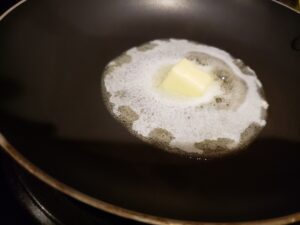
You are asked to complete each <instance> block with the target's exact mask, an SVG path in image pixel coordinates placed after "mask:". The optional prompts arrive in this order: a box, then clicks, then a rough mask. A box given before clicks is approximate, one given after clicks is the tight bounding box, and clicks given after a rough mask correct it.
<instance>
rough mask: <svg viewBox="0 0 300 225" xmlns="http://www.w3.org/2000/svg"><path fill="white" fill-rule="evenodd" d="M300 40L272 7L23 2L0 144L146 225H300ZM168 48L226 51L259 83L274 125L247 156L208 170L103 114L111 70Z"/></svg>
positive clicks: (13, 16)
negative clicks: (136, 52) (144, 48)
mask: <svg viewBox="0 0 300 225" xmlns="http://www.w3.org/2000/svg"><path fill="white" fill-rule="evenodd" d="M8 14H9V15H8ZM299 35H300V16H299V15H298V14H296V13H295V12H292V11H291V10H289V9H287V8H284V7H282V6H280V5H277V4H275V3H273V2H271V1H267V0H266V1H261V0H252V1H235V0H226V1H223V0H222V1H221V0H217V1H210V0H201V1H196V0H161V1H159V0H126V1H125V0H107V1H105V0H103V1H99V0H86V1H80V0H72V1H71V0H65V1H60V0H51V1H50V0H28V1H26V2H25V1H23V2H20V3H19V4H18V5H15V7H13V8H12V9H11V12H7V13H6V14H5V15H3V16H1V23H0V102H1V104H0V130H1V133H2V134H3V137H2V136H1V138H0V144H1V146H2V149H3V150H4V151H6V152H7V153H8V154H9V155H11V156H12V157H13V158H14V159H15V160H16V161H17V162H18V163H20V164H21V165H22V166H23V167H24V168H25V169H26V170H28V171H29V172H31V173H32V174H33V175H35V176H37V177H38V178H40V179H41V180H43V181H44V182H46V183H47V184H49V185H51V186H52V187H54V188H56V189H58V190H60V191H62V192H63V193H65V194H67V195H69V196H71V197H73V198H75V199H77V200H79V201H82V202H84V203H86V204H89V205H91V206H94V207H96V208H98V209H100V210H105V211H108V212H111V213H113V214H116V215H119V216H122V217H126V218H131V219H134V220H137V221H141V222H147V223H152V224H182V223H185V224H189V223H190V224H215V223H221V222H222V223H226V224H227V223H238V222H241V223H239V224H286V223H292V222H295V221H298V220H300V191H299V190H300V175H299V171H300V142H299V141H300V118H299V115H300V104H299V99H300V91H299V83H300V52H299V51H298V50H297V48H298V47H297V46H296V45H297V44H296V43H298V40H297V37H299ZM170 37H173V38H185V39H191V40H195V41H198V42H202V43H205V44H208V45H213V46H217V47H219V48H222V49H224V50H227V51H229V52H230V53H231V54H233V55H234V56H236V57H238V58H242V59H243V60H244V61H245V62H246V63H247V64H249V65H250V66H251V67H252V68H253V69H254V70H255V71H256V72H257V74H258V75H259V78H260V80H261V81H262V83H263V84H264V87H265V91H266V96H267V99H268V101H269V103H270V112H269V114H270V115H269V118H268V123H267V126H266V128H265V129H264V131H263V132H262V134H261V135H260V136H259V138H258V139H257V140H256V141H255V142H254V143H253V144H252V145H251V146H250V147H249V149H248V150H247V151H244V152H242V153H240V154H238V155H235V156H232V157H226V158H224V159H217V160H213V161H208V162H207V161H201V160H200V161H199V160H193V159H188V158H184V157H180V156H176V155H172V154H169V153H166V152H163V151H161V150H158V149H155V148H154V147H151V146H148V145H145V144H144V143H142V142H141V141H139V140H137V139H136V138H134V137H132V136H131V135H130V134H128V133H127V131H126V130H125V129H124V128H123V127H122V126H120V125H119V124H118V123H117V122H116V121H114V120H113V119H112V118H111V116H110V115H109V113H108V112H107V111H106V109H105V107H104V104H103V101H102V98H101V90H100V80H101V72H102V70H103V68H104V66H105V64H106V63H107V62H109V61H110V60H111V59H112V58H114V57H116V56H117V55H118V54H120V53H121V52H122V51H124V50H126V49H128V48H130V47H132V46H136V45H139V44H141V43H143V42H146V41H149V40H152V39H157V38H170ZM292 43H294V44H293V45H294V47H292ZM4 137H5V138H4ZM9 143H10V144H9Z"/></svg>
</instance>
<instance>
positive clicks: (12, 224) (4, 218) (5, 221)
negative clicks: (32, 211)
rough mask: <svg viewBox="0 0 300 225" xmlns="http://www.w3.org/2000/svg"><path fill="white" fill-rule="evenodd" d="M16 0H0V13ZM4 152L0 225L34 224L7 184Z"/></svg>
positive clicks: (0, 169) (0, 163) (0, 162)
mask: <svg viewBox="0 0 300 225" xmlns="http://www.w3.org/2000/svg"><path fill="white" fill-rule="evenodd" d="M17 2H18V1H16V0H1V1H0V14H2V13H3V12H4V11H5V10H7V9H8V8H9V7H10V6H12V5H13V4H15V3H17ZM5 157H6V156H5V155H4V153H2V152H1V150H0V224H1V225H19V224H26V225H27V224H28V225H31V224H32V225H34V224H36V223H35V222H34V220H33V219H32V218H31V217H30V216H29V214H27V212H26V210H25V208H23V206H21V204H20V203H19V202H18V201H17V199H16V196H15V193H13V191H12V189H11V187H10V186H9V184H8V179H9V178H8V177H5V174H4V168H3V167H4V165H3V161H4V159H5Z"/></svg>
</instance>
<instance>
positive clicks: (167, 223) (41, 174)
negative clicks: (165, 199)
mask: <svg viewBox="0 0 300 225" xmlns="http://www.w3.org/2000/svg"><path fill="white" fill-rule="evenodd" d="M25 2H27V0H21V1H19V2H17V3H15V4H14V5H12V6H11V7H10V8H9V9H7V10H6V11H4V13H2V14H0V22H1V21H2V20H4V18H6V17H7V16H8V15H9V14H10V13H11V12H13V11H14V10H15V9H17V8H18V7H19V6H21V5H23V4H24V3H25ZM0 149H3V150H4V152H5V153H7V154H8V155H9V156H10V157H11V158H12V159H14V161H15V162H17V163H18V164H19V165H20V166H21V167H22V168H23V169H25V170H26V171H27V172H29V173H30V174H31V175H33V176H34V177H36V178H38V179H39V180H41V181H42V182H44V183H45V184H47V185H49V186H50V187H52V188H54V189H56V190H57V191H59V192H61V193H63V194H65V195H67V196H69V197H71V198H73V199H75V200H77V201H79V202H82V203H84V204H87V205H89V206H92V207H94V208H96V209H99V210H102V211H105V212H107V213H110V214H113V215H116V216H119V217H123V218H126V219H131V220H135V221H138V222H143V223H148V224H153V225H180V224H185V225H283V224H291V223H295V222H299V221H300V212H296V213H292V214H288V215H286V216H281V217H274V218H269V219H262V220H251V221H240V222H205V221H187V220H176V219H171V218H166V217H159V216H154V215H150V214H146V213H141V212H138V211H134V210H129V209H126V208H123V207H120V206H117V205H114V204H110V203H108V202H105V201H102V200H100V199H97V198H95V197H92V196H90V195H87V194H84V193H83V192H80V191H79V190H77V189H75V188H73V187H71V186H68V185H66V184H64V183H63V182H61V181H59V180H58V179H56V178H54V177H52V176H50V175H49V174H47V173H46V172H45V171H43V170H41V169H40V168H39V167H38V166H36V165H34V164H33V163H32V162H30V161H29V160H28V159H27V158H26V157H25V156H24V155H23V154H22V153H21V152H20V151H18V150H17V149H16V148H15V147H14V146H13V145H12V144H11V143H9V142H8V141H7V139H6V138H5V137H4V135H3V134H2V133H1V131H0Z"/></svg>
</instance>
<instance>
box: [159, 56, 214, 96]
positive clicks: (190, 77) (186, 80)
mask: <svg viewBox="0 0 300 225" xmlns="http://www.w3.org/2000/svg"><path fill="white" fill-rule="evenodd" d="M212 82H213V78H212V77H211V75H210V74H208V73H206V72H204V71H201V70H200V69H199V68H198V66H197V65H196V64H195V63H194V62H192V61H190V60H188V59H182V60H181V61H180V62H179V63H177V64H176V65H175V66H173V67H172V69H171V70H170V71H169V72H168V74H167V76H166V77H165V79H164V80H163V81H162V83H161V84H160V88H161V89H163V90H164V91H166V92H168V93H170V94H178V95H183V96H187V97H200V96H202V95H203V94H204V93H205V91H206V90H207V88H208V87H209V86H210V84H211V83H212Z"/></svg>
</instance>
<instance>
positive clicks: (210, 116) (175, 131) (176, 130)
mask: <svg viewBox="0 0 300 225" xmlns="http://www.w3.org/2000/svg"><path fill="white" fill-rule="evenodd" d="M151 43H154V44H155V45H153V46H155V47H154V48H152V49H148V50H147V51H140V50H139V49H138V48H132V49H129V50H128V51H127V52H126V55H129V56H130V57H131V61H130V62H127V63H123V64H121V65H120V63H117V62H115V61H112V62H110V63H109V64H108V66H109V67H114V68H113V70H111V72H109V73H105V75H104V78H103V79H104V82H103V84H104V88H105V91H106V92H105V93H106V94H107V95H109V97H108V101H109V103H112V104H108V105H110V106H109V107H111V108H110V111H111V112H112V113H113V114H114V115H115V116H116V117H117V118H118V117H120V116H121V115H120V112H119V110H118V109H119V107H120V106H129V107H130V108H131V109H132V110H133V111H134V112H135V113H137V114H138V115H139V117H138V119H137V120H135V121H134V122H133V123H132V126H131V127H130V129H132V130H131V131H133V133H135V134H136V135H137V136H140V137H143V138H144V139H148V138H149V134H150V132H151V131H153V130H154V129H156V128H161V129H164V130H167V131H168V132H170V133H171V134H172V136H173V138H172V140H171V141H170V143H168V145H169V147H171V148H174V149H180V150H183V151H185V152H187V153H199V154H201V153H203V150H205V149H199V148H197V147H195V143H201V142H203V141H207V140H210V141H216V140H218V139H220V138H222V139H230V140H232V143H231V144H228V145H227V146H226V149H227V150H230V149H231V150H232V149H235V148H236V147H237V146H240V144H241V143H240V142H241V141H245V142H247V140H242V139H241V135H242V133H243V132H244V131H245V130H246V129H247V128H248V127H249V126H250V125H251V124H257V125H259V126H261V127H262V126H264V125H265V124H266V121H265V118H261V110H262V108H264V109H266V108H267V107H268V104H267V102H266V101H265V99H263V97H262V96H261V95H260V94H259V91H260V90H259V89H260V88H261V87H262V86H261V82H260V81H259V80H258V78H257V76H256V75H255V73H254V71H253V70H252V69H250V68H249V69H250V70H251V71H252V72H253V73H254V75H252V76H249V75H246V74H244V73H242V71H241V70H240V69H239V67H238V66H237V65H236V64H235V63H234V62H233V60H234V59H233V58H232V57H231V56H230V55H229V54H228V53H227V52H225V51H223V50H220V49H218V48H215V47H210V46H206V45H201V44H197V43H195V42H190V41H187V40H178V39H170V41H166V40H154V41H152V42H151ZM191 52H200V53H206V54H208V55H210V56H212V57H215V58H217V59H220V60H221V61H223V62H224V63H225V64H226V66H227V67H228V68H229V69H230V70H231V71H233V73H234V76H235V77H236V78H237V79H238V78H239V79H240V80H242V81H243V82H244V83H245V84H246V94H245V98H244V99H243V102H239V104H238V107H237V108H234V109H233V108H228V109H226V108H221V109H219V108H216V107H213V106H212V105H210V104H208V103H212V102H213V101H214V100H215V97H216V96H221V97H222V94H224V93H223V92H224V91H222V89H221V88H220V85H219V84H217V82H216V84H215V85H213V86H211V87H210V88H209V90H208V91H207V92H206V94H205V95H204V96H203V97H200V98H184V97H178V98H175V97H170V96H168V95H166V94H164V93H162V92H161V91H159V90H158V89H157V88H156V86H155V77H156V75H157V73H158V71H159V70H161V68H163V67H166V66H170V65H174V64H176V63H177V62H178V61H180V60H181V59H182V58H184V57H186V56H187V55H188V54H190V53H191ZM213 67H214V65H208V66H207V67H205V69H207V70H209V71H212V70H213V69H214V68H213ZM233 90H234V91H235V92H237V93H230V94H232V96H239V93H238V91H240V90H239V88H237V89H233ZM120 93H122V94H120ZM231 98H232V99H231V100H230V101H237V100H236V99H235V98H236V97H231Z"/></svg>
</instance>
